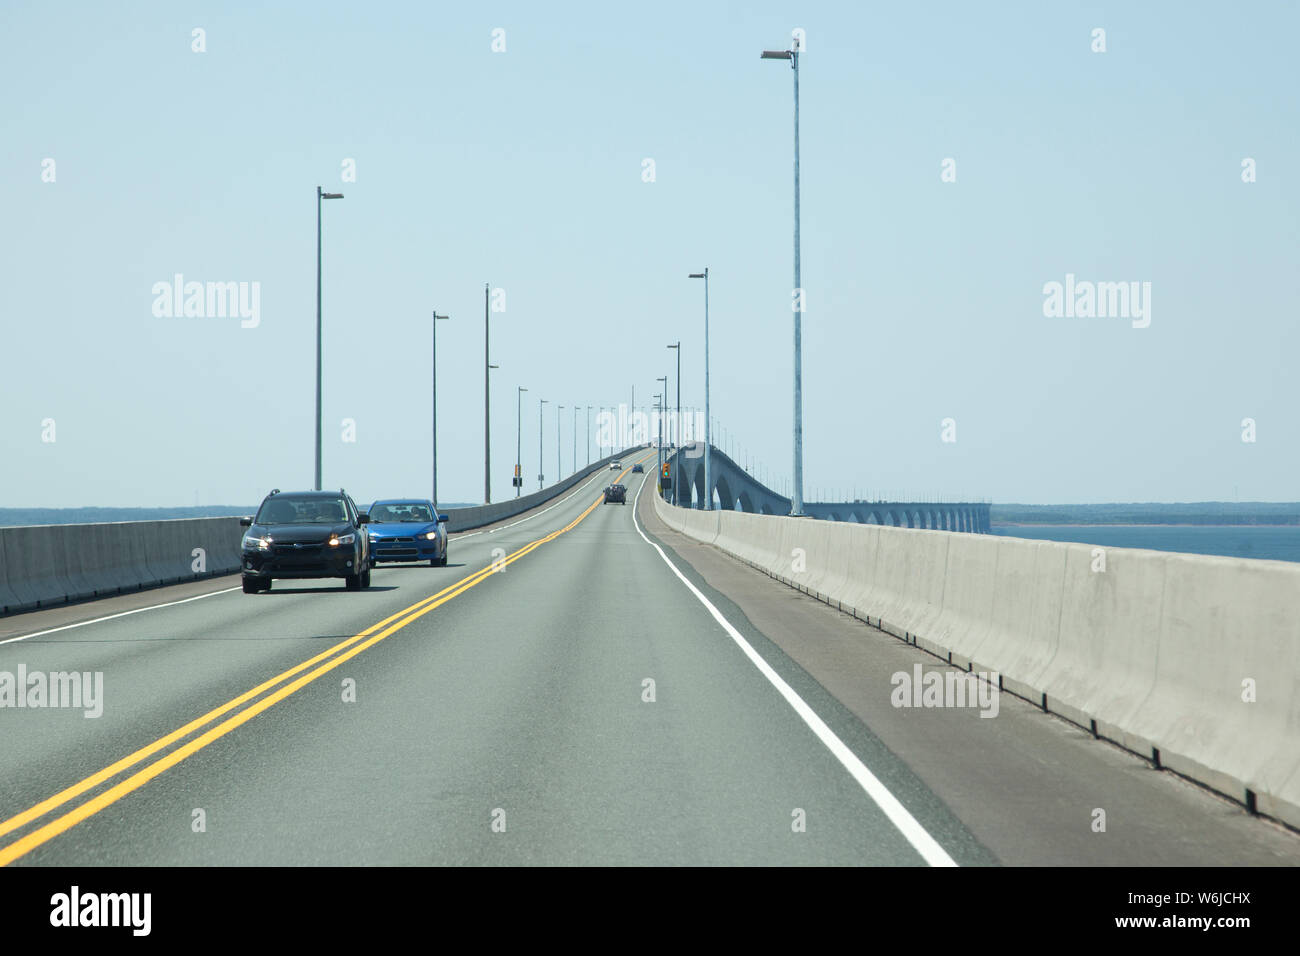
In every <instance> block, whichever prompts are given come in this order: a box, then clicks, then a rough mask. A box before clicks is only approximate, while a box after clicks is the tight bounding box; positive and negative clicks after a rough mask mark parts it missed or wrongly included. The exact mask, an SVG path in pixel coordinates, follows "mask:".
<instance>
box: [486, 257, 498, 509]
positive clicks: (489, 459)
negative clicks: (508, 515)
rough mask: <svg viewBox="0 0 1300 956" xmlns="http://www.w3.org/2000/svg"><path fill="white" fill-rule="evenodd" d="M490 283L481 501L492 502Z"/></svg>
mask: <svg viewBox="0 0 1300 956" xmlns="http://www.w3.org/2000/svg"><path fill="white" fill-rule="evenodd" d="M489 285H490V283H487V282H484V283H483V503H484V504H485V505H490V504H491V503H492V399H491V395H492V392H491V390H490V389H489V388H488V372H489V371H490V370H491V369H494V368H496V366H495V365H489V364H488V362H490V361H491V359H489V358H488V354H489V353H488V337H489V336H488V296H489Z"/></svg>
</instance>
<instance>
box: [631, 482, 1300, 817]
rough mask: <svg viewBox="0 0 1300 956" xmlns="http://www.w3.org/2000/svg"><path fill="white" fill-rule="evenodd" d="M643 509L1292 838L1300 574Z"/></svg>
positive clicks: (1299, 778) (1220, 562) (1076, 547)
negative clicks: (1276, 824) (1234, 803)
mask: <svg viewBox="0 0 1300 956" xmlns="http://www.w3.org/2000/svg"><path fill="white" fill-rule="evenodd" d="M655 509H656V512H657V513H658V514H659V516H660V517H661V518H662V519H663V520H664V521H665V522H666V523H667V524H668V525H669V526H670V527H672V528H675V529H677V530H680V531H682V532H683V533H685V534H687V535H689V536H691V537H693V538H696V539H698V540H700V541H705V542H708V543H712V544H715V545H716V546H717V547H719V548H721V549H722V550H724V551H727V552H728V553H730V554H733V555H735V556H736V557H738V558H740V559H741V560H744V561H746V562H748V563H749V564H751V565H753V566H755V567H756V568H759V569H761V570H763V571H765V572H767V573H768V574H770V575H772V576H773V577H776V578H778V579H779V580H781V581H784V582H785V583H787V584H789V585H791V586H793V587H797V588H799V589H801V590H804V591H807V592H808V593H809V594H812V595H814V596H816V597H818V598H820V599H821V600H824V601H827V602H828V603H830V604H833V605H836V606H839V607H841V608H842V609H844V610H845V611H849V612H851V613H853V614H854V615H855V616H857V617H859V618H863V619H865V620H868V621H869V622H870V623H872V624H874V625H878V626H879V627H881V628H883V629H884V630H886V631H888V632H890V633H892V634H895V635H897V636H898V637H900V638H903V639H906V640H909V641H912V642H913V643H915V644H916V645H917V646H919V647H922V648H924V649H926V650H928V651H930V652H932V653H935V654H938V655H940V656H942V657H945V658H948V659H950V660H951V661H952V662H953V664H954V665H956V666H958V667H962V668H965V669H969V670H975V671H981V672H985V673H996V674H997V675H998V678H999V679H1000V680H1001V684H1002V687H1003V689H1005V690H1007V691H1010V692H1012V693H1015V694H1017V695H1019V696H1022V697H1025V698H1026V699H1028V700H1031V701H1033V702H1034V703H1035V704H1038V705H1039V706H1041V707H1044V708H1045V709H1047V710H1049V711H1052V712H1054V713H1057V714H1060V715H1061V716H1063V717H1065V718H1067V719H1069V720H1071V721H1074V722H1075V723H1078V724H1080V725H1081V726H1083V727H1086V728H1089V729H1090V730H1094V731H1095V733H1096V734H1097V735H1098V736H1100V737H1105V738H1107V739H1109V740H1112V741H1114V742H1116V743H1118V744H1120V745H1121V746H1124V747H1127V748H1128V749H1130V750H1132V751H1134V752H1136V753H1139V754H1142V755H1143V756H1146V757H1148V758H1150V759H1152V760H1154V761H1156V762H1157V763H1158V764H1159V765H1160V766H1163V767H1167V768H1169V769H1171V770H1174V771H1175V772H1177V773H1180V774H1183V775H1184V776H1187V777H1189V778H1191V779H1193V780H1196V781H1198V782H1200V783H1202V784H1204V785H1206V786H1208V787H1211V788H1213V789H1214V790H1217V791H1219V792H1220V793H1223V794H1225V795H1227V796H1230V797H1233V798H1235V799H1237V800H1239V801H1241V802H1243V803H1246V804H1247V805H1251V804H1252V803H1253V805H1254V806H1255V807H1256V809H1257V810H1258V811H1259V812H1261V813H1266V814H1268V815H1269V816H1272V817H1274V818H1276V819H1279V820H1282V821H1284V822H1286V823H1287V824H1289V825H1291V826H1293V827H1300V564H1294V563H1291V562H1284V561H1257V560H1248V559H1239V558H1223V557H1213V556H1208V555H1190V554H1173V553H1168V552H1161V551H1143V550H1137V549H1129V548H1107V549H1104V550H1103V549H1097V548H1094V547H1092V546H1091V545H1083V544H1069V543H1064V542H1056V541H1031V540H1026V539H1021V538H1005V537H992V536H982V535H969V534H960V533H953V532H945V531H922V530H910V529H905V528H891V527H884V526H878V525H857V524H845V523H840V522H826V521H813V520H810V519H807V518H789V517H774V516H764V515H754V514H745V513H740V512H728V511H708V512H705V511H698V510H690V509H684V508H678V507H676V506H673V505H670V504H668V503H667V502H665V501H663V500H662V499H660V498H659V497H658V496H656V497H655ZM795 549H798V551H799V552H801V553H802V560H803V562H804V566H803V570H798V569H796V567H795V566H794V561H793V559H792V553H793V552H795ZM1103 561H1104V565H1103V563H1102V562H1103Z"/></svg>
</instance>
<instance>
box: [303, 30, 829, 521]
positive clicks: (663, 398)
mask: <svg viewBox="0 0 1300 956" xmlns="http://www.w3.org/2000/svg"><path fill="white" fill-rule="evenodd" d="M800 47H801V43H800V40H799V37H798V36H797V35H796V36H795V38H794V40H793V41H792V43H791V46H790V49H789V50H764V51H763V53H762V55H761V58H762V59H764V60H789V61H790V69H791V71H792V73H793V75H794V290H793V305H794V430H793V431H794V435H793V438H794V469H793V471H794V480H793V483H792V489H791V495H790V513H791V514H792V515H802V514H803V353H802V339H801V335H802V328H801V317H802V314H803V287H802V285H801V284H800V270H799V265H800V262H799V51H800ZM342 198H343V194H342V193H327V192H325V191H324V190H323V189H322V188H321V187H320V186H317V187H316V484H315V488H316V490H317V491H320V490H321V444H322V436H323V431H322V421H321V206H322V203H323V201H324V200H326V199H342ZM689 278H692V279H703V280H704V487H705V488H712V487H713V480H712V479H713V475H712V465H711V462H710V454H709V447H710V444H711V442H712V435H711V434H710V416H709V410H710V409H709V270H708V268H707V267H706V268H705V269H704V271H703V272H692V273H690V276H689ZM490 297H491V287H490V284H485V285H484V287H483V501H484V503H491V500H492V484H491V478H492V457H491V442H492V432H491V387H490V385H491V383H490V380H489V375H490V373H491V370H492V369H494V368H498V366H496V365H492V364H491V362H490V325H489V315H490V308H489V306H490ZM447 318H449V317H448V316H445V315H439V314H438V313H437V312H436V311H435V312H434V313H433V377H434V385H433V500H434V502H435V503H436V502H437V500H438V384H437V376H438V331H437V330H438V322H439V320H446V319H447ZM668 348H670V349H674V350H675V351H676V352H677V429H678V436H677V441H678V444H679V445H680V443H681V437H680V430H681V413H682V384H681V374H682V364H681V362H682V352H681V341H680V340H679V341H677V342H676V343H674V344H671V345H669V346H668ZM656 381H661V382H663V383H664V386H663V391H662V392H660V393H659V394H657V395H655V398H656V399H658V400H659V407H660V410H661V412H660V424H659V462H660V468H659V470H658V472H657V474H658V475H662V472H663V468H662V464H663V417H664V414H665V413H666V405H667V401H668V399H667V393H668V379H667V376H660V377H659V378H658V379H656ZM526 391H527V389H526V388H524V387H523V386H519V387H518V393H517V402H516V412H515V416H516V421H517V422H518V421H519V418H520V415H521V413H522V402H523V393H524V392H526ZM545 404H547V400H546V399H540V400H539V402H538V406H537V410H538V412H537V418H538V421H537V433H538V434H537V440H538V451H537V461H538V475H537V481H538V488H539V489H540V488H541V487H542V486H543V483H544V481H545V478H544V476H543V467H542V447H543V436H542V429H543V420H542V406H543V405H545ZM631 407H633V408H635V407H636V389H635V386H634V387H633V391H632V406H631ZM563 408H564V406H563V405H557V406H556V409H555V427H556V447H555V460H556V472H557V477H558V474H559V472H560V471H561V470H562V466H561V463H560V442H559V429H560V412H561V411H562V410H563ZM587 419H588V421H587V439H588V443H587V447H588V457H589V458H590V447H591V441H590V439H591V421H590V419H591V406H590V405H588V406H587ZM577 426H578V406H576V405H575V406H573V428H574V436H573V441H574V450H573V458H574V470H575V471H576V470H577V457H578V452H577V441H578V437H577ZM518 427H519V435H518V436H517V439H516V448H515V477H514V486H515V497H518V496H519V494H520V490H521V488H522V485H523V477H522V475H521V473H520V464H521V462H520V452H521V450H522V442H523V437H522V426H518ZM704 507H705V510H712V507H713V502H712V495H711V494H710V495H708V496H706V500H705V505H704Z"/></svg>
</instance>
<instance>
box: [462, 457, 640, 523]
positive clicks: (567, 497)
mask: <svg viewBox="0 0 1300 956" xmlns="http://www.w3.org/2000/svg"><path fill="white" fill-rule="evenodd" d="M623 468H624V469H626V468H627V466H626V465H624V466H623ZM605 470H606V471H612V470H613V469H611V468H610V467H609V466H608V465H606V466H605ZM599 477H600V472H598V471H597V472H595V473H593V474H592V476H591V477H590V478H588V479H587V480H586V481H584V482H583V483H582V484H581V485H579V486H578V488H577V490H575V491H573V492H571V493H570V494H567V495H565V496H564V497H563V498H561V499H560V500H559V501H557V502H556V503H555V504H553V505H551V507H549V508H545V509H543V510H542V511H539V512H537V513H536V514H531V515H529V516H528V517H527V518H520V519H519V520H518V521H512V522H511V523H510V524H503V525H502V526H501V527H499V528H484V529H483V530H482V531H471V532H470V533H469V534H458V535H457V536H456V537H455V538H452V537H450V536H448V538H447V540H448V541H449V542H450V541H464V540H465V539H466V538H472V537H474V535H476V534H496V533H497V532H498V531H505V530H506V528H513V527H514V526H515V525H517V524H523V523H524V522H525V521H532V520H533V519H534V518H540V517H541V516H542V515H544V514H546V512H547V511H553V510H555V509H556V508H558V507H560V505H562V504H564V503H565V502H566V501H568V500H569V499H570V498H572V497H573V496H574V495H578V494H581V493H582V491H583V489H584V488H586V487H587V486H588V485H589V484H591V483H592V482H593V481H595V480H596V479H597V478H599Z"/></svg>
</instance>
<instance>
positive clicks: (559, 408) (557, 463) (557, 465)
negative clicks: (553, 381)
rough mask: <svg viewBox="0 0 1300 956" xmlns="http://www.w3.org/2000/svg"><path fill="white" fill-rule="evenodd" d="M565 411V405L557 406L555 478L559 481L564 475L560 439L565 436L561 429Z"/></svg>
mask: <svg viewBox="0 0 1300 956" xmlns="http://www.w3.org/2000/svg"><path fill="white" fill-rule="evenodd" d="M562 411H564V406H563V405H556V406H555V480H556V481H559V480H560V479H561V478H563V477H564V466H563V465H561V464H560V439H561V438H562V437H563V434H562V432H561V431H560V412H562Z"/></svg>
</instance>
